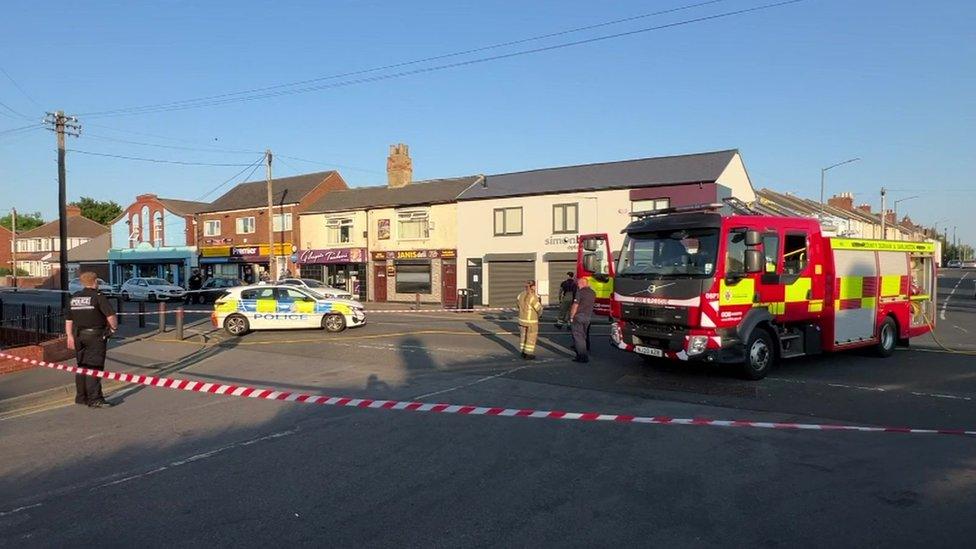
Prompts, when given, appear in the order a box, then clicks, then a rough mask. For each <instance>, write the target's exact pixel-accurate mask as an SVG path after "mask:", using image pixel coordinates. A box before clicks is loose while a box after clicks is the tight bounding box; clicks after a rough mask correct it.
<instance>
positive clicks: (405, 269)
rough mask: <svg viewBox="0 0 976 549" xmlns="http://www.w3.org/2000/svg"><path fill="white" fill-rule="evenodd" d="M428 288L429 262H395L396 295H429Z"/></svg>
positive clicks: (429, 285)
mask: <svg viewBox="0 0 976 549" xmlns="http://www.w3.org/2000/svg"><path fill="white" fill-rule="evenodd" d="M430 287H431V284H430V261H397V262H396V291H397V293H398V294H429V293H430Z"/></svg>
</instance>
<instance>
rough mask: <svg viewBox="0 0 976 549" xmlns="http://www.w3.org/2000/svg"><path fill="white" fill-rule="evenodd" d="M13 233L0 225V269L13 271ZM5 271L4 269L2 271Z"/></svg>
mask: <svg viewBox="0 0 976 549" xmlns="http://www.w3.org/2000/svg"><path fill="white" fill-rule="evenodd" d="M13 250H14V233H13V232H12V231H11V230H10V229H8V228H6V227H2V226H0V269H10V272H11V273H13V266H14V265H13V253H12V252H13ZM4 272H6V271H4Z"/></svg>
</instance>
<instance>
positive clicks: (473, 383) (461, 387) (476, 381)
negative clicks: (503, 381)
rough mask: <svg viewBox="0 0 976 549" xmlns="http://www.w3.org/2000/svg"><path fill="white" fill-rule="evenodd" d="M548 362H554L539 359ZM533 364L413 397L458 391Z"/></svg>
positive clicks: (425, 396)
mask: <svg viewBox="0 0 976 549" xmlns="http://www.w3.org/2000/svg"><path fill="white" fill-rule="evenodd" d="M548 362H552V360H550V359H543V360H540V361H538V363H539V364H545V363H548ZM533 366H536V364H526V365H525V366H519V367H518V368H512V369H510V370H505V371H504V372H499V373H497V374H493V375H490V376H485V377H482V378H479V379H476V380H475V381H472V382H471V383H464V384H461V385H458V386H456V387H451V388H449V389H442V390H440V391H434V392H433V393H425V394H422V395H417V396H415V397H413V398H414V399H415V400H416V399H421V398H429V397H432V396H435V395H443V394H444V393H450V392H452V391H457V390H458V389H464V388H467V387H471V386H472V385H477V384H479V383H484V382H486V381H491V380H493V379H498V378H500V377H505V376H507V375H508V374H514V373H515V372H517V371H519V370H524V369H526V368H531V367H533Z"/></svg>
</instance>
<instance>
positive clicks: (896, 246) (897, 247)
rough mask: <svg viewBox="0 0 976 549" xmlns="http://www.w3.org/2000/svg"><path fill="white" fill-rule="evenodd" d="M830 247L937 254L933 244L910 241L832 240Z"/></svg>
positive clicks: (836, 248) (834, 238)
mask: <svg viewBox="0 0 976 549" xmlns="http://www.w3.org/2000/svg"><path fill="white" fill-rule="evenodd" d="M830 247H831V249H834V250H872V251H873V250H877V251H879V252H919V253H933V252H935V244H934V243H933V242H914V241H909V240H869V239H859V238H837V237H833V238H831V239H830Z"/></svg>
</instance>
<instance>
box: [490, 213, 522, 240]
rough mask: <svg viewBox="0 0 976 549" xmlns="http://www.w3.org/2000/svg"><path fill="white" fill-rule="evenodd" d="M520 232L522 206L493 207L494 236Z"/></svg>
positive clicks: (511, 234) (512, 234) (518, 233)
mask: <svg viewBox="0 0 976 549" xmlns="http://www.w3.org/2000/svg"><path fill="white" fill-rule="evenodd" d="M520 234H522V208H496V209H495V236H514V235H520Z"/></svg>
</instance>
